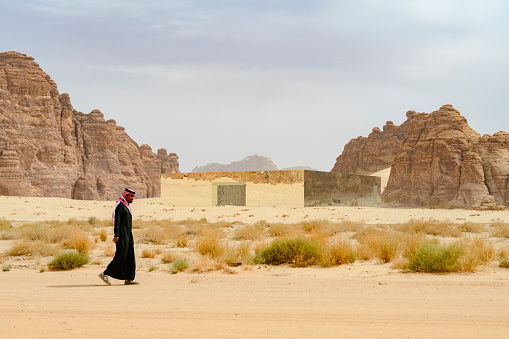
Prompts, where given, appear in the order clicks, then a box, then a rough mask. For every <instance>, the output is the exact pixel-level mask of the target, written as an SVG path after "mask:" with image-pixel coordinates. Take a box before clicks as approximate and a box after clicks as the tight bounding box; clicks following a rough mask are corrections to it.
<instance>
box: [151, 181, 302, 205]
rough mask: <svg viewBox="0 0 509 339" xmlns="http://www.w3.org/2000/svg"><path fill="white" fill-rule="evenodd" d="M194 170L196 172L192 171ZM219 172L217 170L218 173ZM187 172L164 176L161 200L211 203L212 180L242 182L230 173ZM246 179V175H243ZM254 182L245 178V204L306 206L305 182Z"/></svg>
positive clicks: (193, 203) (180, 202)
mask: <svg viewBox="0 0 509 339" xmlns="http://www.w3.org/2000/svg"><path fill="white" fill-rule="evenodd" d="M193 174H194V173H193ZM216 175H217V174H216ZM204 179H208V180H201V178H200V179H199V176H197V175H196V176H194V177H193V178H190V176H188V175H186V174H183V175H182V174H176V175H162V176H161V202H162V203H163V204H166V205H175V206H211V205H212V201H213V198H212V194H213V192H212V183H213V182H239V181H238V180H234V179H232V178H230V177H227V176H220V175H217V177H216V178H204ZM242 179H246V178H242ZM299 179H300V176H298V177H297V180H295V181H294V183H277V184H274V183H253V182H246V206H253V207H254V206H270V207H272V206H278V207H304V182H303V180H299Z"/></svg>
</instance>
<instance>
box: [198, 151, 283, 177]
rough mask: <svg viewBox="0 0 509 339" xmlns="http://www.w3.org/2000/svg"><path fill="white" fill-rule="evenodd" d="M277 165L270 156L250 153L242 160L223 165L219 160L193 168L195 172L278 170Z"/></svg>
mask: <svg viewBox="0 0 509 339" xmlns="http://www.w3.org/2000/svg"><path fill="white" fill-rule="evenodd" d="M277 170H278V169H277V166H276V165H275V164H274V163H273V162H272V160H271V159H270V158H269V157H265V156H261V155H258V154H255V155H250V156H248V157H245V158H244V159H242V160H239V161H234V162H232V163H230V164H227V165H223V164H219V163H217V162H215V163H212V164H207V165H205V166H201V167H199V166H197V167H195V168H194V169H193V173H203V172H237V171H277Z"/></svg>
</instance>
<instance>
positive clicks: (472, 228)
mask: <svg viewBox="0 0 509 339" xmlns="http://www.w3.org/2000/svg"><path fill="white" fill-rule="evenodd" d="M458 227H459V228H460V230H461V232H467V233H483V232H486V231H487V230H488V229H487V228H486V227H485V226H484V225H483V224H479V223H476V222H471V221H467V222H464V223H463V224H460V225H458Z"/></svg>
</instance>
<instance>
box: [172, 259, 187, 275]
mask: <svg viewBox="0 0 509 339" xmlns="http://www.w3.org/2000/svg"><path fill="white" fill-rule="evenodd" d="M188 267H189V261H187V259H186V258H178V259H177V260H175V261H174V262H173V263H172V264H171V267H170V271H171V273H173V274H176V273H178V272H180V271H183V270H185V269H186V268H188Z"/></svg>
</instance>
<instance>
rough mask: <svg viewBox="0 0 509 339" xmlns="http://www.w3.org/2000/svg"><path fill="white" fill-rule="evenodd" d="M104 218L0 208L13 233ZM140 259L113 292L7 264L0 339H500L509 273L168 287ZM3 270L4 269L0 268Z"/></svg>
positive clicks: (219, 276) (196, 276)
mask: <svg viewBox="0 0 509 339" xmlns="http://www.w3.org/2000/svg"><path fill="white" fill-rule="evenodd" d="M112 206H113V202H104V201H74V200H67V199H61V198H25V197H0V218H5V219H7V220H11V221H12V222H13V225H16V224H20V223H21V222H33V221H43V220H54V219H56V220H68V219H69V218H77V219H83V220H87V219H89V218H90V217H95V218H97V219H108V218H110V215H111V211H112ZM132 207H133V213H134V216H135V218H139V219H144V220H151V219H168V218H170V219H173V220H186V219H202V218H206V219H207V220H208V221H219V220H224V221H241V222H243V223H254V222H256V221H259V220H266V221H268V222H299V221H302V220H315V219H328V220H333V221H340V220H352V221H363V222H365V223H367V224H370V223H372V224H384V223H387V224H393V223H398V222H404V221H408V220H409V219H430V218H432V219H436V220H450V221H454V222H462V221H473V222H478V223H490V222H504V223H507V222H509V213H508V212H507V211H483V212H481V211H469V210H424V209H414V208H399V209H396V208H368V207H328V208H303V209H278V208H249V207H247V208H246V207H201V208H197V207H195V208H187V207H186V208H184V207H173V206H165V205H162V204H161V203H160V201H159V199H140V200H135V201H134V203H133V205H132ZM110 237H111V233H110ZM110 240H111V239H108V241H110ZM4 242H6V241H4ZM108 244H109V243H108ZM6 246H7V244H5V245H3V246H2V247H1V248H0V251H3V250H5V248H6ZM105 246H106V245H105ZM108 246H112V245H108ZM142 248H143V245H142V244H139V246H138V245H137V248H136V255H137V261H138V271H137V277H136V279H137V280H139V281H140V282H141V284H140V285H138V286H125V285H123V284H122V282H121V281H113V285H112V286H106V285H104V284H103V283H102V282H101V281H100V280H99V278H98V277H97V274H99V272H101V271H102V270H104V268H105V267H106V265H107V264H108V262H109V259H108V258H103V259H102V260H101V261H100V262H99V263H95V264H88V265H86V266H84V267H82V268H78V269H75V270H71V271H47V270H46V271H44V272H41V271H40V267H41V266H42V265H43V264H44V261H43V262H37V261H36V262H35V263H34V260H33V259H30V258H17V259H16V260H17V261H16V262H15V264H14V265H13V269H12V270H10V271H7V272H0V300H1V302H0V326H1V329H2V337H5V338H64V337H65V338H84V337H120V336H122V337H127V338H135V337H136V338H140V337H147V338H163V337H164V338H166V337H175V338H180V337H184V338H256V337H265V338H310V337H313V338H315V337H320V338H338V337H344V338H373V337H375V338H488V337H494V338H503V337H509V306H508V305H509V269H503V268H500V267H497V266H496V265H491V266H489V267H486V268H484V269H482V270H481V271H479V272H475V273H463V274H460V273H454V274H415V273H402V272H401V271H400V270H397V269H394V268H392V265H391V264H390V263H389V264H380V263H377V262H375V261H367V262H363V261H359V262H356V263H354V264H351V265H341V266H337V267H333V268H320V267H315V266H313V267H307V268H294V267H289V266H286V265H281V266H257V265H253V266H247V267H242V266H241V267H237V268H234V269H231V270H229V271H228V272H230V273H225V272H223V271H212V272H208V273H193V272H188V271H185V272H181V273H178V274H173V275H172V274H170V273H169V271H168V269H165V268H164V265H160V268H159V269H157V270H154V271H149V270H148V267H149V266H150V265H154V264H156V259H149V258H141V255H140V251H141V249H142ZM9 260H10V259H7V258H4V263H6V262H7V261H9ZM25 262H26V263H25ZM157 262H158V263H159V264H160V260H159V261H157ZM232 273H233V274H232Z"/></svg>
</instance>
